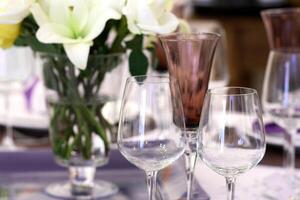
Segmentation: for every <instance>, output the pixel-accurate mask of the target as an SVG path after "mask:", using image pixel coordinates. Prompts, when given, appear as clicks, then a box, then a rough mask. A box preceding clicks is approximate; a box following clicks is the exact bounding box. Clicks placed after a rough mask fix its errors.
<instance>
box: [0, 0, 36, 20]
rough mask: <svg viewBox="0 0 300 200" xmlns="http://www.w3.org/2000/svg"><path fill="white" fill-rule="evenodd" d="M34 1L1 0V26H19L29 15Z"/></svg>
mask: <svg viewBox="0 0 300 200" xmlns="http://www.w3.org/2000/svg"><path fill="white" fill-rule="evenodd" d="M32 3H33V0H1V1H0V24H18V23H20V22H21V21H22V20H23V19H24V18H25V17H26V16H27V15H28V14H29V9H30V6H31V5H32Z"/></svg>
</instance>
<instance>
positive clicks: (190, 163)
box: [160, 32, 220, 200]
mask: <svg viewBox="0 0 300 200" xmlns="http://www.w3.org/2000/svg"><path fill="white" fill-rule="evenodd" d="M219 38H220V35H218V34H214V33H203V32H202V33H190V34H181V33H175V34H169V35H161V36H160V40H161V42H162V44H163V47H164V51H165V54H166V58H167V61H168V68H169V72H170V75H171V76H172V77H175V78H176V79H177V80H178V82H179V86H180V90H181V94H182V103H183V109H184V116H185V124H186V127H187V137H188V144H189V145H188V148H187V149H186V151H185V158H186V173H187V199H188V200H190V199H191V196H192V183H193V175H194V169H195V164H196V159H197V133H198V132H197V130H198V125H199V120H200V117H201V109H202V104H203V100H204V96H205V93H206V91H207V88H208V82H209V77H210V71H211V66H212V61H213V57H214V53H215V49H216V46H217V43H218V41H219ZM193 196H194V195H193Z"/></svg>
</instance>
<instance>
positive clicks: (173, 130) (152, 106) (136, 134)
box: [118, 76, 186, 200]
mask: <svg viewBox="0 0 300 200" xmlns="http://www.w3.org/2000/svg"><path fill="white" fill-rule="evenodd" d="M184 133H185V124H184V115H183V109H182V103H181V98H180V91H179V85H178V83H177V81H175V80H174V79H172V78H171V79H170V78H168V77H160V76H138V77H132V78H128V79H127V82H126V87H125V91H124V96H123V100H122V107H121V114H120V121H119V131H118V147H119V150H120V152H121V153H122V154H123V156H124V157H125V158H126V159H127V160H128V161H129V162H131V163H133V164H134V165H136V166H137V167H138V168H140V169H142V170H144V171H145V172H146V175H147V185H148V192H149V200H154V199H155V194H156V176H157V172H158V171H159V170H161V169H163V168H165V167H167V166H168V165H170V164H171V163H173V162H174V161H175V160H177V159H178V158H179V157H180V156H181V155H183V153H184V149H185V142H186V140H185V134H184Z"/></svg>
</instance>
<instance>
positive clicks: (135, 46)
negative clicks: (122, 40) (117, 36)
mask: <svg viewBox="0 0 300 200" xmlns="http://www.w3.org/2000/svg"><path fill="white" fill-rule="evenodd" d="M143 39H144V38H143V35H136V36H135V37H134V38H133V39H132V40H130V41H128V42H126V46H127V48H129V49H132V50H142V49H143Z"/></svg>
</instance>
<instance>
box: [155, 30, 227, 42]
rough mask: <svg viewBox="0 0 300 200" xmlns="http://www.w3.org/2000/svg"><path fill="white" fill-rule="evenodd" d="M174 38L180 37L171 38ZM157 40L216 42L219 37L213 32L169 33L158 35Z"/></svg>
mask: <svg viewBox="0 0 300 200" xmlns="http://www.w3.org/2000/svg"><path fill="white" fill-rule="evenodd" d="M174 36H181V38H173V37H174ZM182 36H183V37H182ZM201 36H202V37H201ZM197 37H199V38H197ZM158 38H159V39H160V40H162V41H168V42H177V41H198V40H204V39H208V40H218V39H220V38H221V35H220V34H219V33H214V32H196V33H169V34H161V35H158Z"/></svg>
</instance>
